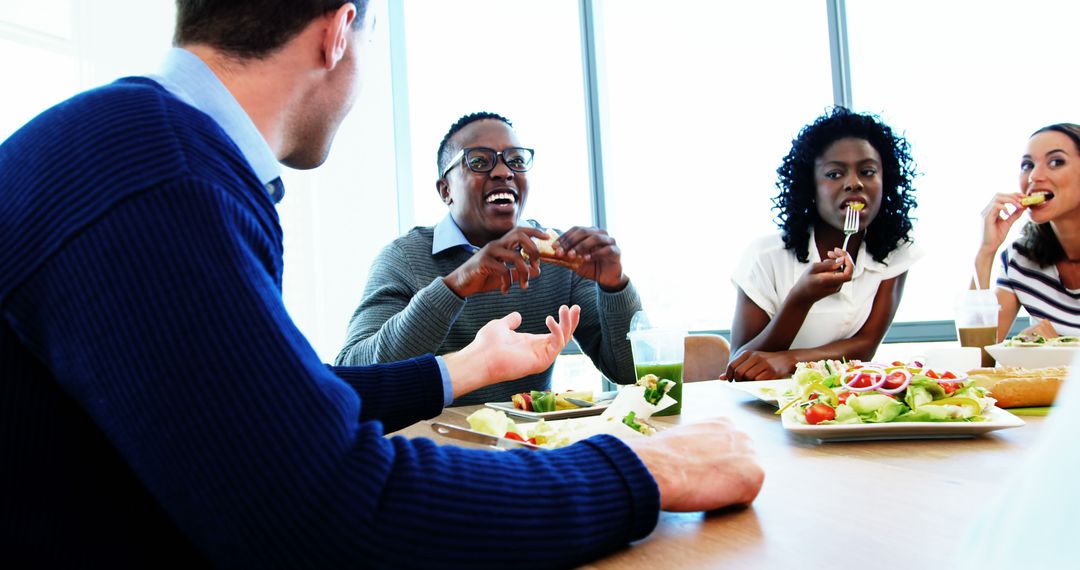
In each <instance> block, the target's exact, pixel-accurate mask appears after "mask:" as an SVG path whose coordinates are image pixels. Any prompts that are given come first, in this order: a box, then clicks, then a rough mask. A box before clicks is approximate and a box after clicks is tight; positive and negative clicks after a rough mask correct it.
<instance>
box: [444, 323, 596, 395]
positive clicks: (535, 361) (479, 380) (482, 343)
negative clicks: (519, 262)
mask: <svg viewBox="0 0 1080 570" xmlns="http://www.w3.org/2000/svg"><path fill="white" fill-rule="evenodd" d="M580 318H581V307H579V306H577V305H574V306H573V307H567V306H566V305H563V306H562V307H559V319H558V320H555V318H554V317H552V316H550V315H549V316H548V318H547V320H546V321H545V322H546V323H547V327H548V331H550V332H548V333H547V334H530V333H519V332H516V331H517V328H518V327H519V326H521V313H518V312H513V313H510V314H509V315H506V316H505V317H503V318H501V319H496V320H494V321H491V322H489V323H488V324H486V325H484V326H483V328H481V329H480V330H479V331H478V332H477V333H476V338H474V339H473V341H472V342H470V343H469V344H468V346H466V347H465V348H463V349H461V350H460V351H458V352H454V353H450V354H447V355H445V356H443V361H444V362H445V363H446V368H447V370H449V372H450V381H451V383H452V384H453V385H454V398H457V397H459V396H462V395H464V394H468V393H469V392H472V391H473V390H476V389H477V388H481V387H483V386H487V385H489V384H495V383H497V382H504V381H506V380H516V379H518V378H521V377H523V376H528V375H529V374H535V373H537V372H541V371H543V370H546V369H547V368H548V367H549V366H551V363H552V362H554V361H555V357H556V356H558V355H559V353H560V352H562V349H563V347H565V346H566V343H568V342H570V339H571V338H572V337H573V334H574V329H576V328H577V325H578V320H579V319H580Z"/></svg>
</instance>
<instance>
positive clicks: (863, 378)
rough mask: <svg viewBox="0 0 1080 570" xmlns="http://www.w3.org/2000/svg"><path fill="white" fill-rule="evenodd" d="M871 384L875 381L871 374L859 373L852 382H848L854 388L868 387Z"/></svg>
mask: <svg viewBox="0 0 1080 570" xmlns="http://www.w3.org/2000/svg"><path fill="white" fill-rule="evenodd" d="M871 384H873V382H872V381H871V380H870V375H869V374H859V375H858V376H856V377H855V379H854V380H852V381H851V384H848V386H850V387H852V388H866V387H867V386H869V385H871Z"/></svg>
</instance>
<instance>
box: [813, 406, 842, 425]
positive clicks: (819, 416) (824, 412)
mask: <svg viewBox="0 0 1080 570" xmlns="http://www.w3.org/2000/svg"><path fill="white" fill-rule="evenodd" d="M834 419H836V410H834V409H832V408H831V407H829V406H827V405H825V404H814V405H813V406H810V407H809V408H807V409H806V423H808V424H810V425H817V424H820V423H821V422H824V421H828V420H834Z"/></svg>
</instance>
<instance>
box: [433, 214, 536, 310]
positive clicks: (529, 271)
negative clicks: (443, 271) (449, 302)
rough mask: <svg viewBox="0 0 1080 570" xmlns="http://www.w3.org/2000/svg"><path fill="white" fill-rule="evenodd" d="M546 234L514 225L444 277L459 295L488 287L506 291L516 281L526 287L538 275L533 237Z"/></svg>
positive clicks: (523, 287)
mask: <svg viewBox="0 0 1080 570" xmlns="http://www.w3.org/2000/svg"><path fill="white" fill-rule="evenodd" d="M546 236H547V234H545V233H544V232H543V231H541V230H538V229H536V228H530V227H517V228H514V229H512V230H510V231H509V232H507V233H506V235H504V236H502V237H501V238H499V239H496V240H492V241H490V242H488V244H487V245H485V246H484V247H482V248H480V251H477V252H476V253H475V254H473V256H472V257H471V258H469V260H468V261H466V262H465V263H464V264H462V265H461V266H460V267H458V268H457V269H455V270H454V271H453V272H451V273H450V274H449V275H447V276H446V277H444V278H443V281H444V282H445V283H446V286H447V287H449V288H450V290H451V291H453V292H454V293H456V294H457V296H458V297H461V298H462V299H467V298H469V297H471V296H473V295H476V294H477V293H484V292H487V291H496V290H497V291H501V292H503V293H506V292H508V291H510V288H511V287H513V286H514V282H515V281H516V282H517V284H518V286H519V287H521V288H522V289H526V288H528V287H529V279H531V278H533V277H536V276H538V275H540V251H539V250H538V249H537V248H536V244H535V243H534V242H533V240H532V238H534V237H535V238H541V239H542V238H544V237H546ZM522 252H525V254H526V255H528V256H529V261H525V258H524V257H522V256H521V253H522Z"/></svg>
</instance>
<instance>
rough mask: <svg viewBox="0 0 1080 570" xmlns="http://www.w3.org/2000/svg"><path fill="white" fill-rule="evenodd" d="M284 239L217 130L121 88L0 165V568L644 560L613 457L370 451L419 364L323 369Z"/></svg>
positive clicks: (639, 529) (398, 444)
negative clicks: (284, 281) (303, 327)
mask: <svg viewBox="0 0 1080 570" xmlns="http://www.w3.org/2000/svg"><path fill="white" fill-rule="evenodd" d="M281 260H282V241H281V228H280V226H279V224H278V218H277V214H276V212H275V210H274V208H273V204H272V203H271V202H270V199H269V197H268V196H267V195H266V193H265V191H264V190H263V187H262V185H261V184H260V183H259V181H258V180H257V179H256V177H255V175H254V173H253V172H252V171H251V169H250V167H249V166H248V164H247V162H246V161H245V160H244V158H243V156H242V155H241V154H240V152H239V150H238V149H237V148H236V147H235V145H233V144H232V142H231V141H230V140H229V139H228V138H227V136H226V135H225V134H224V133H223V132H222V131H221V129H220V128H219V127H218V126H217V124H216V123H214V122H213V121H212V120H211V119H210V118H209V117H207V116H206V115H204V114H203V113H201V112H199V111H197V110H195V109H194V108H192V107H190V106H187V105H185V104H183V103H181V102H180V101H179V100H177V99H175V98H174V97H172V96H171V95H169V94H168V93H167V92H166V91H165V90H164V89H162V88H161V87H160V86H158V85H157V84H156V83H153V82H152V81H149V80H146V79H126V80H121V81H118V82H117V83H114V84H112V85H109V86H106V87H102V88H100V89H96V90H93V91H90V92H87V93H84V94H82V95H79V96H77V97H75V98H73V99H71V100H69V101H67V102H65V103H62V104H60V105H58V106H57V107H54V108H53V109H51V110H49V111H46V112H45V113H43V114H42V115H41V116H39V117H38V118H36V119H34V120H33V121H32V122H31V123H30V124H28V125H27V126H26V127H24V128H23V129H22V130H20V131H19V132H17V133H16V134H14V135H12V137H11V138H9V139H8V140H7V141H5V142H4V143H3V145H0V314H2V320H0V493H3V495H2V497H0V542H2V544H0V547H2V548H0V552H2V556H3V558H4V559H5V560H17V561H20V562H23V563H33V564H36V565H48V566H63V567H111V568H116V567H161V566H163V565H166V564H168V565H176V564H179V565H181V566H183V567H197V566H204V565H209V564H214V565H219V566H224V567H259V568H269V567H282V568H301V567H312V568H329V567H358V566H362V567H391V566H392V567H432V568H433V567H451V566H486V565H500V564H501V565H507V566H510V565H513V566H515V567H520V566H538V567H539V566H548V567H550V566H569V565H574V564H579V563H582V562H585V561H587V560H589V559H591V558H594V557H597V556H600V555H602V554H604V553H606V552H610V551H611V550H613V549H616V548H618V547H620V546H621V545H624V544H626V543H627V542H628V541H630V540H634V539H637V538H641V537H642V536H644V535H645V534H647V533H648V532H649V531H650V530H651V529H652V528H653V526H654V525H655V523H656V519H657V515H658V509H659V505H658V500H659V497H658V494H657V489H656V485H655V483H654V482H653V480H652V478H651V477H650V476H649V474H648V472H647V471H646V470H645V468H644V466H643V465H642V464H641V462H640V461H639V460H638V459H637V458H636V457H635V456H634V455H633V453H632V452H631V451H630V450H629V449H627V448H626V447H625V446H624V445H623V444H622V443H620V442H619V441H617V440H615V439H613V438H609V437H602V438H595V439H593V440H590V441H588V442H585V443H582V444H578V445H575V446H572V447H570V448H567V449H565V450H560V451H557V452H544V453H528V452H507V453H494V452H482V451H476V450H465V449H460V448H454V447H439V446H436V445H434V444H433V443H432V442H431V441H430V440H426V439H418V440H406V439H404V438H401V437H395V438H385V437H383V430H384V429H387V430H393V429H397V428H400V427H402V426H405V425H407V424H409V423H411V422H414V421H417V420H420V419H422V418H426V417H431V416H434V415H436V414H437V413H438V412H439V411H440V408H441V401H442V386H441V383H440V380H439V374H438V367H437V365H436V363H435V360H434V358H433V357H432V356H430V355H427V356H424V357H420V358H416V359H413V360H409V361H406V362H401V363H396V364H388V365H379V366H371V367H364V368H329V367H326V366H324V365H323V364H322V363H320V361H319V359H318V357H317V356H316V354H315V352H314V351H313V350H312V348H311V347H310V345H309V344H308V343H307V341H306V340H305V339H304V337H303V335H302V334H301V333H300V331H298V330H297V328H296V326H295V325H294V324H293V323H292V321H291V320H290V319H289V316H288V314H287V312H286V310H285V307H284V306H283V304H282V299H281V294H280V287H281V270H282V266H281Z"/></svg>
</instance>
